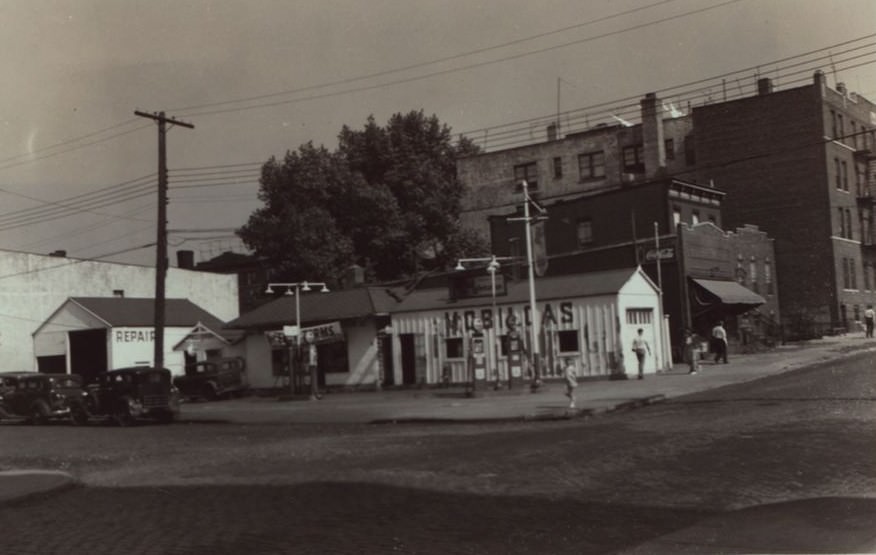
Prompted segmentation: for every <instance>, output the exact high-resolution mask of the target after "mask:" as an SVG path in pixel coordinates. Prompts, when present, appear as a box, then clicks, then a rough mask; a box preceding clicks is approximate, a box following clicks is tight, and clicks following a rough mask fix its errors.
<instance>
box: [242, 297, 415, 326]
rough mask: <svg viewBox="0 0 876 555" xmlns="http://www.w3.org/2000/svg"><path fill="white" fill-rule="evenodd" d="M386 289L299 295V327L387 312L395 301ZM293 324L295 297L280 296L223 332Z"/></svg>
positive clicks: (394, 304) (247, 314)
mask: <svg viewBox="0 0 876 555" xmlns="http://www.w3.org/2000/svg"><path fill="white" fill-rule="evenodd" d="M393 295H397V294H396V292H395V290H394V289H392V288H389V287H357V288H355V289H347V290H342V291H331V292H328V293H320V292H318V291H314V292H311V293H305V294H303V295H301V299H300V312H301V323H302V324H304V323H307V322H314V323H315V322H326V321H331V320H348V319H352V318H364V317H368V316H374V315H376V314H386V313H388V312H391V311H392V310H393V309H394V308H395V307H396V306H397V305H398V304H399V300H398V298H396V297H395V296H393ZM293 323H295V296H294V295H283V296H281V297H278V298H277V299H275V300H273V301H271V302H269V303H266V304H263V305H262V306H260V307H258V308H256V309H254V310H252V311H250V312H247V313H246V314H243V315H241V316H240V317H239V318H236V319H234V320H232V321H230V322H228V323H227V324H226V325H225V327H226V328H239V329H250V328H255V329H269V328H278V327H280V326H283V325H285V324H293Z"/></svg>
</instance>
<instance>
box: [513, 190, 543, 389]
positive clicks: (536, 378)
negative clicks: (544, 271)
mask: <svg viewBox="0 0 876 555" xmlns="http://www.w3.org/2000/svg"><path fill="white" fill-rule="evenodd" d="M521 186H522V189H523V217H522V218H508V221H509V222H515V221H522V222H524V223H525V224H526V228H525V229H526V262H527V266H528V268H529V272H528V277H529V313H530V317H531V318H532V322H531V324H530V326H529V344H530V345H531V348H530V352H531V353H532V354H531V359H530V364H531V367H532V370H533V372H532V383H531V384H530V388H531V389H532V390H533V391H536V390H537V389H538V388H539V387H540V386H541V347H540V346H539V344H538V332H539V330H538V328H539V327H540V323H541V322H540V318H539V317H538V310H537V308H536V306H535V264H534V263H533V260H532V229H531V228H532V222H533V221H539V220H544V219H546V218H547V216H545V215H544V214H545V212H546V210H545V209H544V208H542V207H541V206H539V205H538V204H537V203H536V202H535V201H534V200H533V199H532V197H531V196H529V189H528V187H529V185H528V184H527V183H526V180H525V179H524V180H523V181H522V182H521ZM530 203H532V204H533V205H534V206H535V208H536V210H538V211H539V212H540V213H541V214H542V215H540V216H530V214H529V205H530ZM524 323H525V322H524Z"/></svg>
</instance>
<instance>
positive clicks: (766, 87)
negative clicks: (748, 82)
mask: <svg viewBox="0 0 876 555" xmlns="http://www.w3.org/2000/svg"><path fill="white" fill-rule="evenodd" d="M771 92H773V80H772V79H770V78H769V77H761V78H760V79H758V80H757V94H758V95H760V96H763V95H765V94H770V93H771Z"/></svg>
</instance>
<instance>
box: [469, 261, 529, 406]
mask: <svg viewBox="0 0 876 555" xmlns="http://www.w3.org/2000/svg"><path fill="white" fill-rule="evenodd" d="M511 260H514V258H513V257H510V256H496V255H490V256H488V257H482V258H460V259H459V260H458V261H457V262H456V268H455V269H456V270H457V271H461V270H465V266H464V265H463V264H465V263H469V262H475V263H477V262H481V263H482V262H487V272H489V274H490V291H491V294H492V299H493V312H492V314H493V325H492V328H493V365H494V367H493V374H494V375H495V376H496V388H497V389H498V387H499V333H498V330H499V325H500V322H499V320H501V319H500V318H499V315H498V312H497V311H496V272H498V271H499V268H501V264H499V262H500V261H502V262H505V261H511ZM508 387H509V389H510V387H511V370H510V368H509V370H508Z"/></svg>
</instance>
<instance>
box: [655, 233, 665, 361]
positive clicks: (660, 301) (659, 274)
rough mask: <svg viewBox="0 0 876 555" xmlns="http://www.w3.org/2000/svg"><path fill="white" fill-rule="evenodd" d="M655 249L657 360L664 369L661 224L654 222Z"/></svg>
mask: <svg viewBox="0 0 876 555" xmlns="http://www.w3.org/2000/svg"><path fill="white" fill-rule="evenodd" d="M654 249H655V250H656V251H657V299H658V301H657V302H658V305H659V306H658V307H657V316H658V318H655V322H656V323H657V324H658V326H659V328H658V329H657V333H658V334H659V335H658V336H657V337H659V338H660V354H659V357H655V358H656V359H657V360H656V362H657V369H658V370H663V369H664V364H663V357H664V356H665V353H666V342H665V341H664V334H663V327H664V326H663V324H664V322H663V274H662V271H661V268H662V266H661V263H660V224H659V223H657V222H654Z"/></svg>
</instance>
